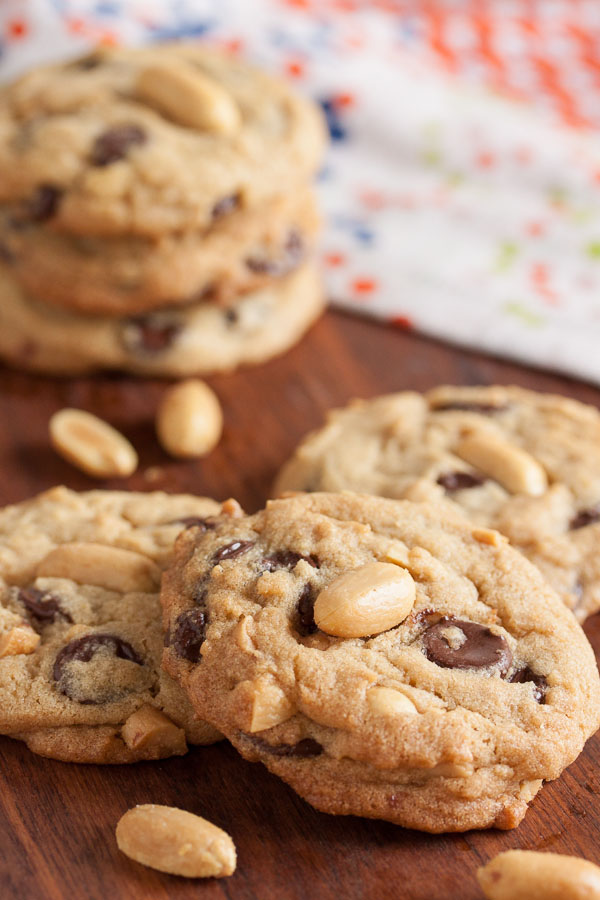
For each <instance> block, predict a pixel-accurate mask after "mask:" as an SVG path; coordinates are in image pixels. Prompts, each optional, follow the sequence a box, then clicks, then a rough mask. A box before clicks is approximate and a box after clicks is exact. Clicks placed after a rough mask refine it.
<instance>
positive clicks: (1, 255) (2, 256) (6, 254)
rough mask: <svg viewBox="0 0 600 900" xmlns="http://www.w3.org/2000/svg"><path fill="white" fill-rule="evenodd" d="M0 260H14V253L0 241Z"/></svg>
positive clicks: (8, 261) (9, 261)
mask: <svg viewBox="0 0 600 900" xmlns="http://www.w3.org/2000/svg"><path fill="white" fill-rule="evenodd" d="M0 260H1V261H2V262H5V263H13V262H14V261H15V255H14V253H13V252H12V250H11V249H10V247H8V246H7V245H6V244H4V243H2V241H0Z"/></svg>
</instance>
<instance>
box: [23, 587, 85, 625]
mask: <svg viewBox="0 0 600 900" xmlns="http://www.w3.org/2000/svg"><path fill="white" fill-rule="evenodd" d="M44 598H46V599H44ZM19 600H20V601H21V603H22V604H23V606H24V607H25V609H26V610H27V612H28V613H29V614H30V615H31V616H33V618H34V619H37V620H38V622H42V623H50V622H54V620H55V619H56V617H57V616H60V617H61V619H64V620H65V622H72V621H73V619H72V618H71V616H70V615H69V613H68V612H65V611H64V609H62V607H61V605H60V603H59V601H58V599H57V598H56V597H54V596H52V594H50V595H49V594H47V593H46V591H39V590H38V589H37V588H34V587H29V588H21V590H20V591H19Z"/></svg>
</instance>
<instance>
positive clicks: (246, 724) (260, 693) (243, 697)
mask: <svg viewBox="0 0 600 900" xmlns="http://www.w3.org/2000/svg"><path fill="white" fill-rule="evenodd" d="M233 702H234V704H235V706H236V713H237V715H236V720H237V721H238V724H239V726H240V728H242V729H243V730H244V731H249V732H250V733H251V734H253V733H254V732H255V731H264V730H265V729H266V728H274V727H275V725H280V724H281V723H282V722H286V721H287V720H288V719H289V718H291V717H292V716H293V715H294V713H295V712H296V710H295V708H294V706H293V704H292V703H291V702H290V701H289V700H288V699H287V697H286V696H285V694H284V692H283V691H282V690H281V688H280V687H278V686H277V685H276V684H272V683H269V682H268V681H266V680H265V679H262V678H259V679H257V680H256V681H241V682H240V683H239V684H238V685H237V687H236V689H235V691H234V697H233Z"/></svg>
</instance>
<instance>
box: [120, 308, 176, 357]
mask: <svg viewBox="0 0 600 900" xmlns="http://www.w3.org/2000/svg"><path fill="white" fill-rule="evenodd" d="M181 329H182V325H181V321H180V319H179V318H177V317H176V316H171V315H169V314H167V313H154V314H150V315H148V316H138V317H136V318H134V319H128V320H127V321H126V322H125V325H124V327H123V332H122V339H123V343H124V345H125V347H126V349H127V350H132V351H134V352H136V353H147V354H150V355H152V354H155V353H162V352H163V351H165V350H168V349H169V348H170V347H172V346H173V344H174V343H175V341H176V339H177V337H178V336H179V334H180V332H181Z"/></svg>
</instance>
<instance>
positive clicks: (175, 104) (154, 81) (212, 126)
mask: <svg viewBox="0 0 600 900" xmlns="http://www.w3.org/2000/svg"><path fill="white" fill-rule="evenodd" d="M136 93H137V95H138V97H139V98H140V99H141V100H144V101H145V102H146V103H148V104H149V105H150V106H152V107H154V108H155V109H157V110H158V111H159V112H160V113H162V114H163V115H165V116H167V117H168V118H169V119H172V120H173V121H174V122H176V123H177V124H178V125H184V126H186V127H187V128H196V129H198V130H200V131H209V132H211V133H213V134H221V135H230V134H234V133H235V132H236V131H237V130H238V129H239V128H240V126H241V121H242V119H241V115H240V111H239V109H238V107H237V105H236V104H235V102H234V101H233V99H232V98H231V97H230V96H229V94H228V93H227V91H225V90H224V89H223V88H222V87H221V86H220V85H219V84H218V83H217V82H216V81H213V79H212V78H209V77H208V76H207V75H204V74H203V73H202V72H200V71H199V70H198V69H194V68H192V66H188V65H186V64H185V63H179V64H176V63H174V62H168V63H167V62H164V63H156V64H154V65H152V66H148V67H147V68H146V69H144V70H143V71H142V72H141V73H140V76H139V78H138V82H137V90H136Z"/></svg>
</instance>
